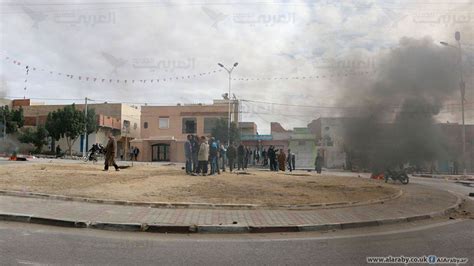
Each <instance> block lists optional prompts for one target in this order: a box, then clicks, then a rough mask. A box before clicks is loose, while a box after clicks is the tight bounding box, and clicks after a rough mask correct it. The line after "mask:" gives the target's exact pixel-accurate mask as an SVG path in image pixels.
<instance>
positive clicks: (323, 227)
mask: <svg viewBox="0 0 474 266" xmlns="http://www.w3.org/2000/svg"><path fill="white" fill-rule="evenodd" d="M449 192H450V193H451V194H453V195H454V196H456V203H455V204H453V205H451V206H449V207H448V208H446V209H444V210H442V211H438V212H432V213H429V214H420V215H414V216H410V217H398V218H388V219H382V220H369V221H356V222H345V223H333V224H302V225H269V226H247V225H236V224H232V225H173V224H146V223H143V224H140V223H113V222H99V221H97V222H90V221H72V220H67V219H56V218H48V217H38V216H34V215H30V214H18V213H2V214H0V221H12V222H24V223H34V224H43V225H52V226H61V227H71V228H91V229H100V230H110V231H127V232H149V233H173V234H191V233H210V234H238V233H283V232H310V231H330V230H341V229H342V230H344V229H350V228H360V227H369V226H382V225H388V224H396V223H404V222H413V221H419V220H426V219H431V218H435V217H440V216H443V215H446V214H449V213H450V212H452V211H454V210H456V209H458V208H459V206H460V205H461V204H462V202H463V199H462V198H461V196H460V195H458V194H457V193H454V192H452V191H449Z"/></svg>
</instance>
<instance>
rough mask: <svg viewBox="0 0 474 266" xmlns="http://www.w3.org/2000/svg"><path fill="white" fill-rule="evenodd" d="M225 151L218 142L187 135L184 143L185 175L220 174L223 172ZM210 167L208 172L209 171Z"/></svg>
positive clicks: (203, 137) (213, 139) (212, 139)
mask: <svg viewBox="0 0 474 266" xmlns="http://www.w3.org/2000/svg"><path fill="white" fill-rule="evenodd" d="M226 153H227V149H226V148H225V147H224V145H223V144H221V143H220V142H219V141H218V140H216V139H215V138H213V137H211V138H210V139H209V141H208V140H207V138H206V137H205V136H201V137H198V136H196V135H188V136H187V140H186V142H185V143H184V156H185V158H186V166H185V169H186V173H187V174H191V175H196V174H202V175H207V174H208V172H209V174H211V175H215V174H220V173H221V170H222V171H223V172H225V165H226V159H227V154H226ZM209 165H210V168H211V169H210V171H209Z"/></svg>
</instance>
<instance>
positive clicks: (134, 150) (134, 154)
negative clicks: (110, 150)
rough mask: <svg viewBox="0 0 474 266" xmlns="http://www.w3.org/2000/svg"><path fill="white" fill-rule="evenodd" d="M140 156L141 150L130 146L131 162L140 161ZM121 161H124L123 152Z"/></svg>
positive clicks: (129, 155) (129, 156)
mask: <svg viewBox="0 0 474 266" xmlns="http://www.w3.org/2000/svg"><path fill="white" fill-rule="evenodd" d="M138 154H140V149H139V148H138V147H133V146H130V150H129V151H128V158H129V160H130V161H137V160H138ZM120 159H121V160H123V159H124V154H123V150H122V151H121V154H120Z"/></svg>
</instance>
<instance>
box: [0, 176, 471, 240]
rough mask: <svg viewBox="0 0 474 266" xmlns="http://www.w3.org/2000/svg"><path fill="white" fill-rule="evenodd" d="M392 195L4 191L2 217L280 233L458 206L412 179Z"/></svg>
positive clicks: (408, 217)
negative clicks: (313, 203) (167, 197)
mask: <svg viewBox="0 0 474 266" xmlns="http://www.w3.org/2000/svg"><path fill="white" fill-rule="evenodd" d="M403 190H404V193H403V194H402V195H401V196H400V197H398V198H396V199H393V200H389V201H386V202H380V203H374V204H366V205H359V206H344V207H339V206H336V207H331V208H323V209H312V210H283V209H281V210H280V209H278V210H274V209H254V210H248V209H245V210H244V209H240V210H237V209H232V210H229V209H205V208H202V209H189V208H149V207H143V206H123V205H111V204H97V203H94V204H92V203H87V202H76V201H64V200H57V199H44V198H30V197H15V196H0V206H1V207H0V220H3V221H17V222H26V223H39V224H48V225H55V226H68V227H74V228H91V229H102V230H113V231H133V232H155V233H186V234H190V233H275V232H308V231H328V230H344V229H348V228H358V227H367V226H380V225H385V224H394V223H403V222H410V221H418V220H422V219H430V218H433V217H440V216H443V215H446V214H449V213H451V212H453V211H454V210H456V209H457V208H458V207H459V206H460V204H461V203H462V199H461V198H460V197H459V196H457V195H455V194H453V193H450V192H446V191H441V190H436V189H433V188H430V187H426V186H422V185H417V184H409V185H407V186H403Z"/></svg>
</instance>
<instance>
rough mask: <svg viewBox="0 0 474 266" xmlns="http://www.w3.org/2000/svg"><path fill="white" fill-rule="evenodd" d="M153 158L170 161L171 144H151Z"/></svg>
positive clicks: (154, 159)
mask: <svg viewBox="0 0 474 266" xmlns="http://www.w3.org/2000/svg"><path fill="white" fill-rule="evenodd" d="M151 152H152V154H151V160H152V161H153V162H169V160H170V145H169V144H155V145H152V146H151Z"/></svg>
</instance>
